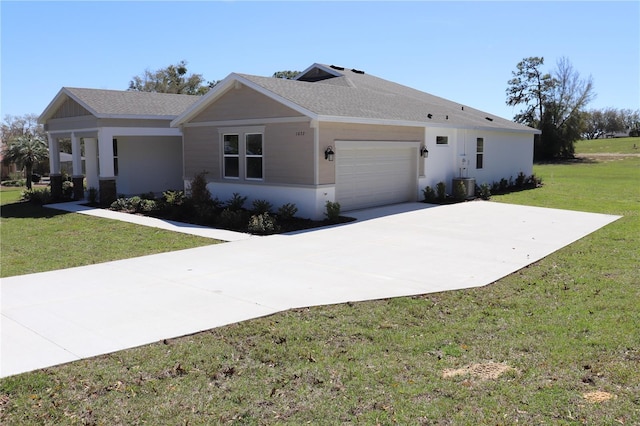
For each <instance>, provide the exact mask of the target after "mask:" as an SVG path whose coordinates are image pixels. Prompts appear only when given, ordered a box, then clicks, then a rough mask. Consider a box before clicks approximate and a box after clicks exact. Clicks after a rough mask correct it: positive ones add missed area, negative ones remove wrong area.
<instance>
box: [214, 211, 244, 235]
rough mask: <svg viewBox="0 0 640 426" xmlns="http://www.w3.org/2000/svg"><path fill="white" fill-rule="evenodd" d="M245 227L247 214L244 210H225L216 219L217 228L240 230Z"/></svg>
mask: <svg viewBox="0 0 640 426" xmlns="http://www.w3.org/2000/svg"><path fill="white" fill-rule="evenodd" d="M246 225H247V213H246V212H245V211H244V210H232V209H230V208H226V209H224V210H223V211H222V213H220V216H219V217H218V226H220V227H221V228H226V229H236V230H239V229H242V228H243V227H246Z"/></svg>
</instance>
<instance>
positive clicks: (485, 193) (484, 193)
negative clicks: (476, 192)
mask: <svg viewBox="0 0 640 426" xmlns="http://www.w3.org/2000/svg"><path fill="white" fill-rule="evenodd" d="M480 198H482V199H483V200H488V199H490V198H491V189H490V188H489V184H487V183H483V184H482V185H480Z"/></svg>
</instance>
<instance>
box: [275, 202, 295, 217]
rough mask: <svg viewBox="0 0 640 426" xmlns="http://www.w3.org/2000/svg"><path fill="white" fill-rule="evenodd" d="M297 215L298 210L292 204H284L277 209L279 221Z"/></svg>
mask: <svg viewBox="0 0 640 426" xmlns="http://www.w3.org/2000/svg"><path fill="white" fill-rule="evenodd" d="M296 213H298V208H297V207H296V205H295V204H293V203H286V204H283V205H282V206H280V208H279V209H278V217H279V218H280V219H281V220H290V219H293V217H294V216H295V215H296Z"/></svg>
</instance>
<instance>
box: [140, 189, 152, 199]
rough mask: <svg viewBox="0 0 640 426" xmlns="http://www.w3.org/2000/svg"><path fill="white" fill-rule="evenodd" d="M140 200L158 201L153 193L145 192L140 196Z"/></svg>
mask: <svg viewBox="0 0 640 426" xmlns="http://www.w3.org/2000/svg"><path fill="white" fill-rule="evenodd" d="M140 198H142V199H143V200H155V199H156V195H155V194H154V193H153V192H152V191H149V192H145V193H144V194H140Z"/></svg>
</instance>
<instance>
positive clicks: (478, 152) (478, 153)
mask: <svg viewBox="0 0 640 426" xmlns="http://www.w3.org/2000/svg"><path fill="white" fill-rule="evenodd" d="M478 140H482V150H481V151H478ZM484 146H485V143H484V138H483V137H482V138H476V170H482V169H484ZM478 155H481V156H482V166H480V167H478Z"/></svg>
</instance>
